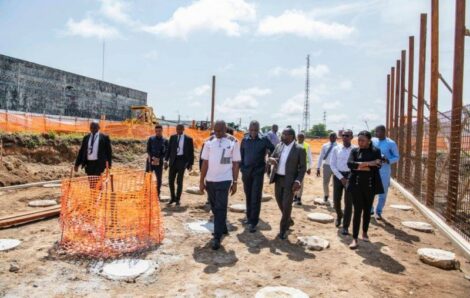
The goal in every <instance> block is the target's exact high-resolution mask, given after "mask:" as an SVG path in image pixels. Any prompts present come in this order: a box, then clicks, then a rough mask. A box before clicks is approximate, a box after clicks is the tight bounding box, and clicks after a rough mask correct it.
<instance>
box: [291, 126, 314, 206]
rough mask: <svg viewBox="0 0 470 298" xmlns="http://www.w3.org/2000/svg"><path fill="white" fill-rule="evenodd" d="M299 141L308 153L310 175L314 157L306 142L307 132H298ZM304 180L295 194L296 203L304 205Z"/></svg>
mask: <svg viewBox="0 0 470 298" xmlns="http://www.w3.org/2000/svg"><path fill="white" fill-rule="evenodd" d="M297 142H298V144H299V145H300V146H302V147H304V149H305V153H306V154H307V174H308V175H310V174H311V173H312V167H313V159H312V152H311V150H310V145H309V144H308V143H307V142H305V134H304V133H303V132H300V133H299V134H297ZM304 182H305V181H303V182H302V185H301V186H300V189H299V191H298V192H297V193H296V194H295V196H294V204H296V205H298V206H301V205H302V194H303V192H304Z"/></svg>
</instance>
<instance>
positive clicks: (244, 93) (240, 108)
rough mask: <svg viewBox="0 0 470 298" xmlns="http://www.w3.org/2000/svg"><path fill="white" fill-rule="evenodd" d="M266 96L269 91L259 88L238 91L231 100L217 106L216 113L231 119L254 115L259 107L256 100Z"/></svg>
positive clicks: (228, 99)
mask: <svg viewBox="0 0 470 298" xmlns="http://www.w3.org/2000/svg"><path fill="white" fill-rule="evenodd" d="M268 94H271V90H270V89H262V88H259V87H252V88H248V89H243V90H240V91H239V92H238V94H237V95H235V96H234V97H233V98H227V99H225V100H224V101H223V102H222V104H220V105H217V107H216V111H218V112H220V113H221V114H224V115H229V116H231V117H240V116H246V115H247V114H254V113H256V112H258V111H257V110H256V108H258V107H259V101H258V98H259V97H262V96H266V95H268Z"/></svg>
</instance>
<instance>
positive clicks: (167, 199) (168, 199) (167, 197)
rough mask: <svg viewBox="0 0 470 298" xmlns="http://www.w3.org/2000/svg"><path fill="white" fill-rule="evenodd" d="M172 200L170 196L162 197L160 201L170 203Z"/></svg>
mask: <svg viewBox="0 0 470 298" xmlns="http://www.w3.org/2000/svg"><path fill="white" fill-rule="evenodd" d="M170 200H171V197H170V196H160V201H162V202H169V201H170Z"/></svg>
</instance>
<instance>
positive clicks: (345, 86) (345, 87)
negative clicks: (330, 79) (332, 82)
mask: <svg viewBox="0 0 470 298" xmlns="http://www.w3.org/2000/svg"><path fill="white" fill-rule="evenodd" d="M351 88H352V82H351V81H350V80H343V81H341V83H339V89H341V90H350V89H351Z"/></svg>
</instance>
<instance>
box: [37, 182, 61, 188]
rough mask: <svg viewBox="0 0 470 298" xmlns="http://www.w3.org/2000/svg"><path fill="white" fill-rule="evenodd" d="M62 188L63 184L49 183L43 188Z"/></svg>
mask: <svg viewBox="0 0 470 298" xmlns="http://www.w3.org/2000/svg"><path fill="white" fill-rule="evenodd" d="M61 186H62V184H61V183H47V184H44V185H43V186H42V187H46V188H54V187H61Z"/></svg>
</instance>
